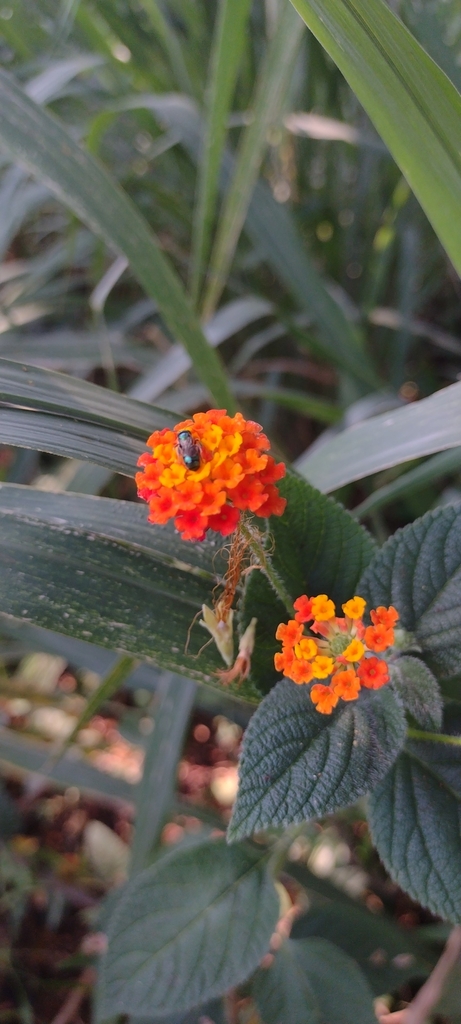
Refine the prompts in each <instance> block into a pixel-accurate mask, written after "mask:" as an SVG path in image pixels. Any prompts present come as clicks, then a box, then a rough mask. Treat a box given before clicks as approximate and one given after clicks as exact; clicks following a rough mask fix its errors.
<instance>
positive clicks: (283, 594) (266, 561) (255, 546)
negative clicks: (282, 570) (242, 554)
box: [240, 521, 293, 618]
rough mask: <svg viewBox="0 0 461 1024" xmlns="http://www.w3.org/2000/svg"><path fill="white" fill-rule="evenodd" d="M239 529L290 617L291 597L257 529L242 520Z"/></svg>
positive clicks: (291, 611)
mask: <svg viewBox="0 0 461 1024" xmlns="http://www.w3.org/2000/svg"><path fill="white" fill-rule="evenodd" d="M240 530H241V532H242V534H243V536H244V537H245V539H246V540H247V542H248V547H249V548H250V550H251V551H252V552H253V554H254V556H255V558H257V561H258V565H259V567H260V568H261V570H262V572H263V573H264V575H265V577H266V579H268V580H269V583H270V584H271V587H272V589H273V590H275V593H276V594H277V597H279V598H280V600H281V602H282V604H284V605H285V608H286V610H287V612H288V614H289V616H290V618H291V617H292V616H293V599H292V598H291V597H290V594H289V593H288V590H287V589H286V587H285V584H284V583H283V581H282V580H281V579H280V576H279V574H278V572H277V571H276V570H275V569H274V566H273V564H272V561H271V557H270V555H269V553H268V551H267V550H266V548H265V547H264V544H263V541H262V539H261V534H260V533H259V532H258V531H257V530H254V529H252V527H250V526H249V525H248V523H245V522H244V521H242V522H241V524H240Z"/></svg>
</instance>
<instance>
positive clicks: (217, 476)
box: [136, 409, 286, 540]
mask: <svg viewBox="0 0 461 1024" xmlns="http://www.w3.org/2000/svg"><path fill="white" fill-rule="evenodd" d="M147 445H148V447H149V448H151V449H152V454H151V453H149V452H145V453H144V455H141V457H140V458H139V460H138V466H139V467H140V469H141V472H139V473H137V474H136V483H137V486H138V495H139V497H140V498H143V500H144V501H147V502H148V503H149V516H148V518H149V521H150V522H152V523H158V524H162V525H163V523H166V522H168V520H169V519H174V521H175V526H176V529H177V530H179V532H180V534H181V536H182V538H183V540H203V539H204V538H205V536H206V533H207V530H215V531H216V532H217V533H220V534H221V535H222V536H223V537H226V536H227V535H228V534H230V533H233V531H234V530H235V529H236V527H237V525H238V522H239V519H240V516H241V513H242V512H252V513H254V514H255V515H257V516H260V517H262V518H266V517H268V516H281V515H282V514H283V512H284V511H285V506H286V499H285V498H282V497H281V496H280V494H279V492H278V490H277V487H276V486H275V483H276V482H277V481H278V480H281V479H282V477H283V476H285V472H286V469H285V465H284V463H283V462H279V463H276V462H275V460H274V459H273V458H272V456H271V455H268V454H267V451H268V448H269V441H268V439H267V437H266V435H265V434H264V433H263V431H262V427H261V426H260V425H259V423H254V422H253V421H252V420H245V419H244V417H243V416H242V415H241V413H236V415H235V416H228V415H227V413H226V411H225V410H224V409H210V410H209V411H208V412H199V413H195V415H194V416H193V417H192V419H189V420H184V421H183V422H182V423H178V425H177V426H176V427H175V428H174V430H170V429H169V428H168V427H165V428H164V429H163V430H156V431H154V433H153V434H152V435H151V436H150V437H149V438H148V440H147Z"/></svg>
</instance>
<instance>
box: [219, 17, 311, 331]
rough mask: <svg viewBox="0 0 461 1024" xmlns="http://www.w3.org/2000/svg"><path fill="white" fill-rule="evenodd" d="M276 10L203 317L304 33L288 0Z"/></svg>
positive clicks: (225, 265) (227, 262) (231, 249)
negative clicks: (276, 19)
mask: <svg viewBox="0 0 461 1024" xmlns="http://www.w3.org/2000/svg"><path fill="white" fill-rule="evenodd" d="M279 10H280V14H279V17H278V21H277V25H276V28H275V31H274V33H273V35H272V38H271V39H270V41H269V43H268V47H267V52H266V55H265V58H264V61H263V63H262V66H261V68H260V71H259V74H258V78H257V80H256V86H255V94H254V97H253V100H252V103H251V107H252V114H253V117H252V120H251V123H250V124H249V125H248V127H247V128H246V129H245V130H244V132H243V134H242V138H241V142H240V145H239V150H238V153H237V157H236V161H235V168H234V172H233V175H232V179H231V181H230V184H229V188H228V191H227V192H226V197H225V200H224V204H223V209H222V211H221V214H220V218H219V223H218V227H217V230H216V238H215V242H214V246H213V250H212V253H211V258H210V264H209V267H208V278H209V285H208V288H207V291H206V294H205V299H204V303H203V316H204V319H205V320H207V319H208V317H209V316H210V315H211V314H212V313H213V312H214V310H215V308H216V306H217V303H218V301H219V298H220V295H221V293H222V291H223V288H224V286H225V283H226V280H227V277H228V275H229V270H230V267H231V264H232V259H233V256H234V253H235V249H236V247H237V242H238V239H239V235H240V232H241V230H242V227H243V224H244V221H245V217H246V213H247V210H248V207H249V204H250V199H251V195H252V192H253V189H254V187H255V184H256V181H257V178H258V174H259V170H260V166H261V163H262V159H263V156H264V152H265V150H266V147H267V135H268V131H269V128H270V127H271V125H273V124H274V123H277V120H278V118H279V117H280V113H281V108H282V105H283V102H284V99H285V95H286V90H287V88H288V85H289V82H290V80H291V77H292V75H293V66H294V64H295V62H296V56H297V53H298V50H299V45H300V42H301V36H302V34H303V32H304V25H303V23H302V21H301V19H300V18H299V17H298V15H297V14H296V12H295V11H294V10H293V8H292V7H291V5H290V3H289V0H282V3H281V5H280V6H279Z"/></svg>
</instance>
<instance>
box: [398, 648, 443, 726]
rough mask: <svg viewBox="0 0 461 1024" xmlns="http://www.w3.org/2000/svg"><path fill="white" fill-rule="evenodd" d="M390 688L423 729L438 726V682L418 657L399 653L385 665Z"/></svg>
mask: <svg viewBox="0 0 461 1024" xmlns="http://www.w3.org/2000/svg"><path fill="white" fill-rule="evenodd" d="M389 669H390V676H391V682H392V686H393V689H394V690H395V692H396V694H397V696H398V697H399V699H400V701H401V703H402V705H403V707H404V708H406V710H407V711H409V712H410V715H411V716H412V718H414V719H415V721H416V722H418V724H419V725H421V726H422V727H423V728H424V729H440V726H441V725H442V715H443V701H442V695H441V693H440V688H439V684H438V682H437V680H436V678H435V676H434V675H433V674H432V672H431V671H430V669H428V667H427V665H425V664H424V662H423V661H421V660H420V659H419V658H412V657H411V656H409V655H403V657H401V658H397V659H396V661H394V662H392V663H391V664H390V665H389Z"/></svg>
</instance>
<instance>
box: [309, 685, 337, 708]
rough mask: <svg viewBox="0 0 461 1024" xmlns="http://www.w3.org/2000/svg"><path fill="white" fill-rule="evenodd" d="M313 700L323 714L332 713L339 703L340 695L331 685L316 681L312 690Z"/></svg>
mask: <svg viewBox="0 0 461 1024" xmlns="http://www.w3.org/2000/svg"><path fill="white" fill-rule="evenodd" d="M311 700H312V703H313V704H316V706H317V711H320V713H321V714H322V715H331V712H332V711H333V708H335V707H336V705H337V703H338V700H339V697H338V694H337V693H335V691H334V690H332V688H331V686H323V685H322V683H316V684H315V686H313V687H312V690H311Z"/></svg>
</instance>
